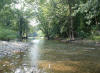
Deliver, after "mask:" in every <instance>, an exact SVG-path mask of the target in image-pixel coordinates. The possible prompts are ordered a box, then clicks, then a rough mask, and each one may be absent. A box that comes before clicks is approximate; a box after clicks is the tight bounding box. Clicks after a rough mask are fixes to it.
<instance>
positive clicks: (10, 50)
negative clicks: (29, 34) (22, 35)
mask: <svg viewBox="0 0 100 73" xmlns="http://www.w3.org/2000/svg"><path fill="white" fill-rule="evenodd" d="M29 47H30V46H29V43H23V42H7V41H0V58H2V57H5V56H12V55H13V54H14V51H20V52H24V51H26V50H27V49H28V48H29Z"/></svg>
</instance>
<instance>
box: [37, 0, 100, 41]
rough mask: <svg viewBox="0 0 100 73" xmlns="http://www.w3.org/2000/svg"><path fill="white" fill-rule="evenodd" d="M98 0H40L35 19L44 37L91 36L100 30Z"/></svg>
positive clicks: (99, 1) (72, 38)
mask: <svg viewBox="0 0 100 73" xmlns="http://www.w3.org/2000/svg"><path fill="white" fill-rule="evenodd" d="M99 3H100V0H48V1H46V0H40V1H38V2H37V4H38V5H39V6H38V12H37V19H38V20H39V21H40V25H39V27H40V29H41V30H42V31H43V33H44V34H45V36H46V37H48V39H49V38H55V37H62V38H69V39H70V40H74V39H75V38H87V37H91V38H93V36H94V35H96V34H95V33H96V32H97V31H98V32H99V30H100V4H99Z"/></svg>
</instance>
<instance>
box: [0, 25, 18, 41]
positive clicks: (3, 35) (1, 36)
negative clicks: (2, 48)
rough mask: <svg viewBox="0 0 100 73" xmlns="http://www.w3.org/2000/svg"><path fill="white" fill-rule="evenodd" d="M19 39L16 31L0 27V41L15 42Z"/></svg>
mask: <svg viewBox="0 0 100 73" xmlns="http://www.w3.org/2000/svg"><path fill="white" fill-rule="evenodd" d="M16 38H17V34H16V32H15V31H14V30H11V29H9V28H4V27H0V40H7V41H9V40H13V39H16Z"/></svg>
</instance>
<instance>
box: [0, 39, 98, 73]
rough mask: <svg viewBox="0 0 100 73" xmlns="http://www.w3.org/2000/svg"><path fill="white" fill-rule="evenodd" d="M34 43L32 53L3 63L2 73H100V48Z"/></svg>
mask: <svg viewBox="0 0 100 73" xmlns="http://www.w3.org/2000/svg"><path fill="white" fill-rule="evenodd" d="M31 43H32V44H31V48H30V49H28V51H26V52H21V53H17V54H15V55H13V56H12V57H5V58H3V59H2V60H0V73H100V70H99V69H100V57H99V54H100V49H99V48H98V47H93V46H84V45H78V44H73V43H67V44H66V43H60V42H58V41H53V40H49V41H48V40H43V39H32V40H31ZM91 48H95V49H91Z"/></svg>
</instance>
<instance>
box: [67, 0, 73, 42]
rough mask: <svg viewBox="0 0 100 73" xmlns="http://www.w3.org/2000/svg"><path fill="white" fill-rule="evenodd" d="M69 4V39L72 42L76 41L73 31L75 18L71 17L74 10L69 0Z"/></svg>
mask: <svg viewBox="0 0 100 73" xmlns="http://www.w3.org/2000/svg"><path fill="white" fill-rule="evenodd" d="M67 2H68V5H69V11H70V15H69V16H70V29H69V36H70V37H69V38H70V40H75V39H74V31H73V17H72V16H71V14H72V8H71V4H70V2H69V0H67Z"/></svg>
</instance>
